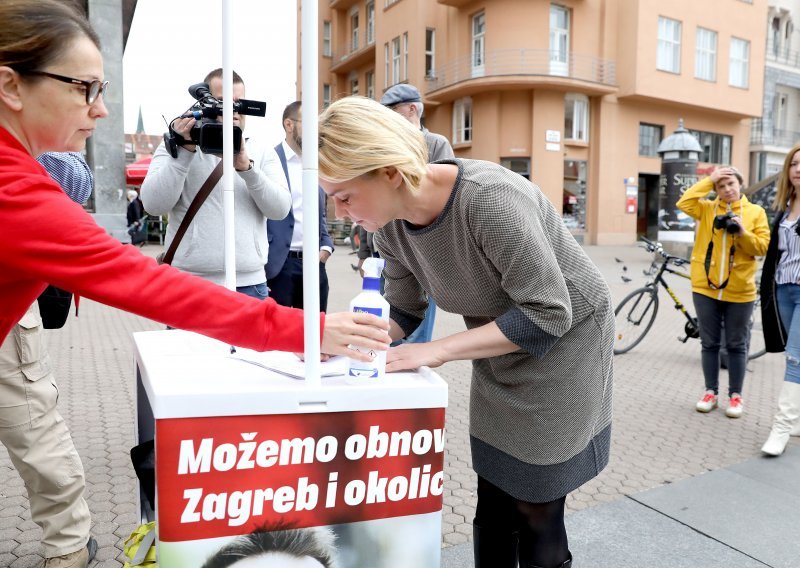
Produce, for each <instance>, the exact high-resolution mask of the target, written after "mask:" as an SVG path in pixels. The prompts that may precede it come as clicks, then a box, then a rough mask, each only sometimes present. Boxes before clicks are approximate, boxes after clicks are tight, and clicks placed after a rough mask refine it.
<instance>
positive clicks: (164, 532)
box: [156, 408, 445, 543]
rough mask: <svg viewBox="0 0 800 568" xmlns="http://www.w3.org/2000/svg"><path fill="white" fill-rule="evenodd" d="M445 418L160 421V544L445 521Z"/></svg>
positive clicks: (400, 413) (440, 414) (428, 413)
mask: <svg viewBox="0 0 800 568" xmlns="http://www.w3.org/2000/svg"><path fill="white" fill-rule="evenodd" d="M444 418H445V409H444V408H423V409H410V410H379V411H359V412H338V413H322V414H291V415H262V416H235V417H209V418H181V419H162V420H157V421H156V479H157V488H158V495H157V514H158V533H159V541H161V542H162V543H163V542H180V541H188V540H197V539H207V538H215V537H223V536H232V535H242V534H247V533H250V532H252V531H256V530H258V529H259V527H263V526H268V525H273V524H276V523H282V524H284V525H288V526H292V527H296V528H302V527H311V526H325V525H335V524H342V523H352V522H357V521H368V520H373V519H384V518H390V517H401V516H408V515H419V514H424V513H432V512H437V511H440V510H441V508H442V492H443V483H444V474H443V467H444V442H445V431H444ZM436 538H438V535H437V537H436Z"/></svg>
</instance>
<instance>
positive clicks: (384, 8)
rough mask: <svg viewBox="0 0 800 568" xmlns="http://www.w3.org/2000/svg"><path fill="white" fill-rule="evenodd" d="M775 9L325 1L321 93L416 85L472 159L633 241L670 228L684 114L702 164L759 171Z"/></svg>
mask: <svg viewBox="0 0 800 568" xmlns="http://www.w3.org/2000/svg"><path fill="white" fill-rule="evenodd" d="M766 18H767V2H766V0H749V1H748V0H713V1H701V2H697V1H696V0H670V1H669V2H664V1H663V0H558V1H552V2H551V1H546V0H483V1H468V0H319V30H318V31H319V46H320V54H319V97H320V101H321V104H322V105H325V104H328V103H329V102H330V101H332V100H336V99H338V98H340V97H343V96H347V95H350V94H358V95H363V96H369V97H372V98H375V99H378V100H379V99H380V97H381V95H382V94H383V92H384V91H385V90H386V89H387V88H388V87H390V86H391V85H393V84H396V83H400V82H408V83H411V84H413V85H415V86H417V87H418V88H419V89H420V91H421V92H422V94H423V102H424V104H425V118H424V121H425V125H426V126H427V127H428V128H429V129H430V130H432V131H434V132H438V133H440V134H444V135H445V136H447V137H448V138H449V139H450V141H451V143H452V144H453V148H454V150H455V153H456V155H457V156H459V157H464V158H475V159H482V160H489V161H493V162H497V163H501V164H503V165H505V166H506V167H508V168H510V169H512V170H514V171H517V172H518V173H520V174H521V175H524V176H526V177H529V178H530V179H531V180H533V181H534V182H535V183H536V184H537V185H539V187H541V188H542V190H543V191H544V192H545V193H546V194H547V196H548V197H549V198H550V199H551V200H552V202H553V203H554V204H555V205H556V207H557V208H559V209H560V210H561V211H562V215H563V217H564V222H565V223H566V224H567V226H568V227H569V228H570V230H571V231H572V232H573V233H574V234H575V235H576V237H577V238H578V239H579V240H582V241H583V242H585V243H587V244H600V245H603V244H624V243H632V242H634V241H635V240H636V238H637V235H642V234H650V235H651V236H652V235H654V234H655V233H656V232H657V217H658V210H659V207H660V205H659V195H658V176H659V173H660V170H661V160H660V158H659V157H658V155H657V153H656V149H657V147H658V144H659V143H660V141H661V140H662V139H663V138H665V137H666V136H669V135H670V134H671V133H672V132H673V131H674V130H675V129H676V128H677V127H678V121H679V120H680V119H683V121H684V124H685V127H686V128H687V129H689V130H690V131H692V133H693V134H695V135H696V136H697V138H698V141H699V142H700V145H701V147H702V148H703V155H702V156H701V163H700V164H699V166H698V169H699V171H700V172H701V173H702V172H704V171H708V170H709V168H710V167H712V166H713V164H722V163H732V164H734V165H736V166H737V167H739V168H740V169H741V170H743V172H745V177H747V173H746V172H747V170H748V165H749V142H750V123H751V119H752V118H754V117H758V116H760V115H761V112H762V111H761V108H762V95H763V82H764V60H765V45H766V30H765V26H763V24H762V22H764V21H766ZM756 22H758V25H755V23H756ZM298 75H299V74H298Z"/></svg>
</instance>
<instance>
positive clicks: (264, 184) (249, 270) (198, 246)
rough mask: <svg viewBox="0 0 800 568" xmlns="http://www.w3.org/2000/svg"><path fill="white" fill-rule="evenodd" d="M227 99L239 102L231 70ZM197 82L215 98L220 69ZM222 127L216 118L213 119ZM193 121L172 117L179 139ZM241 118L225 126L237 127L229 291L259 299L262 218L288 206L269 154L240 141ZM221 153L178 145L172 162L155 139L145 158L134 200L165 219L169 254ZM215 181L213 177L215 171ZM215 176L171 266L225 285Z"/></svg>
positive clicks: (220, 198) (263, 286)
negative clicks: (154, 146) (233, 254)
mask: <svg viewBox="0 0 800 568" xmlns="http://www.w3.org/2000/svg"><path fill="white" fill-rule="evenodd" d="M232 75H233V100H234V101H238V100H239V99H242V98H244V97H245V86H244V81H243V80H242V78H241V77H240V76H239V74H238V73H236V72H235V71H234V72H233V73H232ZM203 82H204V83H206V84H208V88H209V91H210V93H211V95H212V96H213V97H214V98H216V99H217V100H222V69H220V68H217V69H213V70H212V71H209V72H208V74H207V75H206V77H205V78H204V79H203ZM217 121H218V122H222V115H220V116H218V117H217ZM196 124H197V120H196V119H194V118H181V117H179V118H176V119H175V120H174V121H173V127H172V129H173V130H174V131H175V133H177V134H178V135H179V136H181V137H182V138H183V139H184V140H191V134H190V133H191V131H192V128H194V127H195V126H196ZM245 124H246V117H245V116H244V115H241V114H239V113H237V112H234V113H233V125H234V126H235V127H238V128H241V129H242V142H241V147H240V149H239V151H238V152H237V153H236V154H235V155H234V158H233V169H234V170H235V171H236V173H235V175H234V176H233V196H234V197H233V200H234V207H233V213H234V227H235V236H234V239H235V242H236V261H235V265H236V291H237V292H240V293H242V294H246V295H248V296H251V297H253V298H256V299H259V300H263V299H264V298H266V297H267V295H268V291H267V279H266V277H265V276H264V263H265V262H266V260H267V254H268V251H267V249H268V247H269V244H268V242H267V230H266V226H265V223H266V221H267V219H283V218H284V217H285V216H286V213H288V212H289V207H290V206H291V201H290V199H289V195H288V193H287V191H286V183H285V182H284V180H283V176H282V175H281V169H280V165H279V164H278V160H277V159H276V158H275V155H274V154H273V153H272V152H270V151H268V150H262V149H260V148H259V146H258V145H257V144H256V142H255V141H253V140H251V139H249V138H248V139H245V138H244V129H245ZM220 160H221V156H218V155H216V154H212V153H206V152H204V151H203V149H202V148H200V147H199V146H197V145H195V144H183V145H180V146H178V148H177V154H176V157H173V156H172V155H171V154H170V152H169V150H168V149H167V148H166V145H165V143H164V142H162V143H161V144H160V145H159V146H158V148H157V149H156V152H155V154H153V161H152V162H151V163H150V167H149V168H148V170H147V176H146V177H145V178H144V182H143V183H142V189H141V197H142V203H143V204H144V208H145V209H146V210H147V212H148V213H150V214H151V215H164V214H167V215H169V224H168V225H167V234H166V237H165V239H164V245H165V248H166V249H167V250H169V247H170V244H172V242H173V240H174V239H175V237H176V235H177V233H178V229H179V227H181V225H182V223H183V221H184V218H185V217H186V216H187V214H188V212H189V209H190V207H191V205H192V202H193V201H194V199H195V197H196V196H197V194H198V193H199V192H200V189H201V188H202V187H203V184H204V183H205V182H206V180H207V179H209V178H210V177H211V176H212V175H213V173H214V172H215V168H217V167H218V164H219V163H220ZM219 175H220V176H221V172H219ZM221 181H222V180H221V179H219V181H217V183H216V184H215V186H214V190H213V191H212V192H211V193H210V194H209V195H208V197H207V198H206V200H205V201H204V202H203V204H202V205H201V206H200V209H198V210H197V215H196V216H195V217H194V219H192V223H191V225H190V226H189V230H188V231H186V233H185V235H184V238H183V239H182V240H181V241H180V244H179V245H178V248H177V249H176V250H175V256H174V258H173V260H172V262H171V264H172V266H174V267H175V268H178V269H180V270H183V271H185V272H188V273H190V274H194V275H195V276H200V277H201V278H205V279H206V280H210V281H211V282H214V283H215V284H220V285H223V284H225V247H224V244H223V243H224V242H225V234H224V233H225V231H224V229H225V222H224V215H223V212H224V208H225V206H224V203H223V202H224V192H223V191H222V185H221Z"/></svg>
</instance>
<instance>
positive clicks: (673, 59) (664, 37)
mask: <svg viewBox="0 0 800 568" xmlns="http://www.w3.org/2000/svg"><path fill="white" fill-rule="evenodd" d="M656 69H658V70H660V71H669V72H671V73H680V72H681V23H680V22H679V21H678V20H673V19H672V18H665V17H663V16H659V17H658V52H657V53H656Z"/></svg>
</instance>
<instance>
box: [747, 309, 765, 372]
mask: <svg viewBox="0 0 800 568" xmlns="http://www.w3.org/2000/svg"><path fill="white" fill-rule="evenodd" d="M747 339H748V342H747V345H748V347H747V360H748V361H749V360H751V359H758V358H759V357H761V356H762V355H763V354H764V353H766V352H767V346H766V345H765V343H764V326H763V324H762V323H761V295H758V296H756V301H755V303H754V304H753V315H751V316H750V333H749V335H748V337H747Z"/></svg>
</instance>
